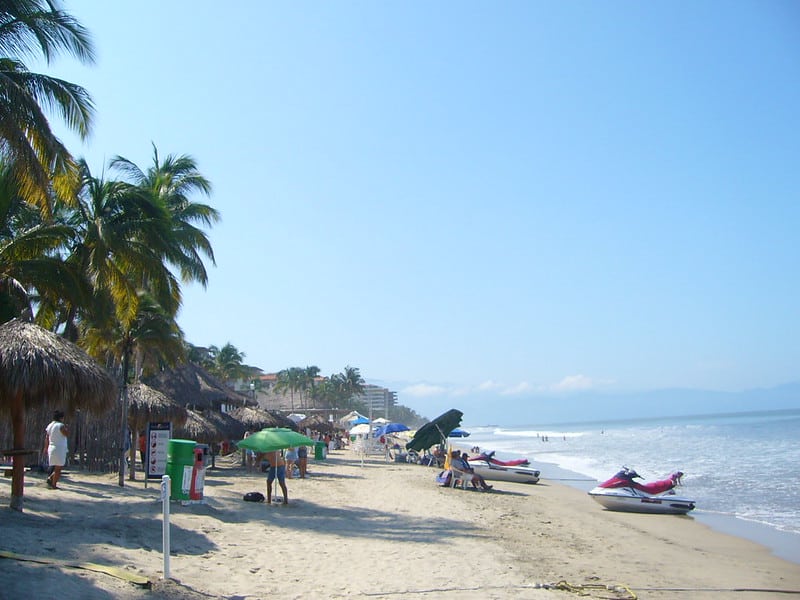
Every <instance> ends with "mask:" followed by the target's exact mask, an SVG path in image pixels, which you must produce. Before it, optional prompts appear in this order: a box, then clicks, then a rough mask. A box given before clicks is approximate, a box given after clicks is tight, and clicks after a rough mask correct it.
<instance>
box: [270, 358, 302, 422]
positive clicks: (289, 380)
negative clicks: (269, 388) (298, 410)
mask: <svg viewBox="0 0 800 600" xmlns="http://www.w3.org/2000/svg"><path fill="white" fill-rule="evenodd" d="M303 371H304V370H303V369H301V368H300V367H290V368H288V369H283V370H282V371H278V381H277V383H276V384H275V391H276V392H285V391H287V390H288V391H289V394H290V396H291V402H292V411H294V393H295V392H296V391H298V390H300V389H302V380H303Z"/></svg>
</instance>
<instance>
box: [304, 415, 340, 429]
mask: <svg viewBox="0 0 800 600" xmlns="http://www.w3.org/2000/svg"><path fill="white" fill-rule="evenodd" d="M297 427H298V429H300V431H305V430H306V429H314V430H316V431H322V432H326V433H327V432H330V431H332V430H333V424H332V423H329V422H328V421H326V420H325V417H323V416H322V415H311V416H309V417H306V418H305V419H303V420H302V421H300V422H299V423H298V424H297Z"/></svg>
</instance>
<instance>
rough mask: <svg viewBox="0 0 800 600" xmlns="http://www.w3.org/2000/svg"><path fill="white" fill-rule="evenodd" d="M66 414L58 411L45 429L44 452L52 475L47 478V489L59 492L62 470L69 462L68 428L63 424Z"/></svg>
mask: <svg viewBox="0 0 800 600" xmlns="http://www.w3.org/2000/svg"><path fill="white" fill-rule="evenodd" d="M63 419H64V413H63V412H62V411H60V410H57V411H55V412H54V413H53V420H52V421H50V424H49V425H48V426H47V427H46V428H45V438H44V450H45V451H46V452H47V460H48V462H49V463H50V475H49V476H48V477H47V487H49V488H51V489H54V490H57V489H58V479H59V478H60V477H61V468H62V467H63V466H64V465H65V464H66V462H67V436H68V435H69V432H68V431H67V426H66V425H64V423H63Z"/></svg>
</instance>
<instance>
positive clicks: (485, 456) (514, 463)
mask: <svg viewBox="0 0 800 600" xmlns="http://www.w3.org/2000/svg"><path fill="white" fill-rule="evenodd" d="M469 460H470V461H473V460H474V461H483V462H485V463H489V464H490V465H498V466H500V467H526V466H528V465H529V464H531V461H529V460H528V459H527V458H515V459H513V460H500V459H499V458H495V457H494V450H492V451H491V452H481V453H480V454H479V455H478V456H473V457H472V458H470V459H469Z"/></svg>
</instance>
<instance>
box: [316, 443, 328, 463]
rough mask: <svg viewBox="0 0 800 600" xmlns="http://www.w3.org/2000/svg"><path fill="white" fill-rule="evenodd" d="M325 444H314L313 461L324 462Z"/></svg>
mask: <svg viewBox="0 0 800 600" xmlns="http://www.w3.org/2000/svg"><path fill="white" fill-rule="evenodd" d="M326 450H327V447H326V446H325V442H314V460H325V453H326Z"/></svg>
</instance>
